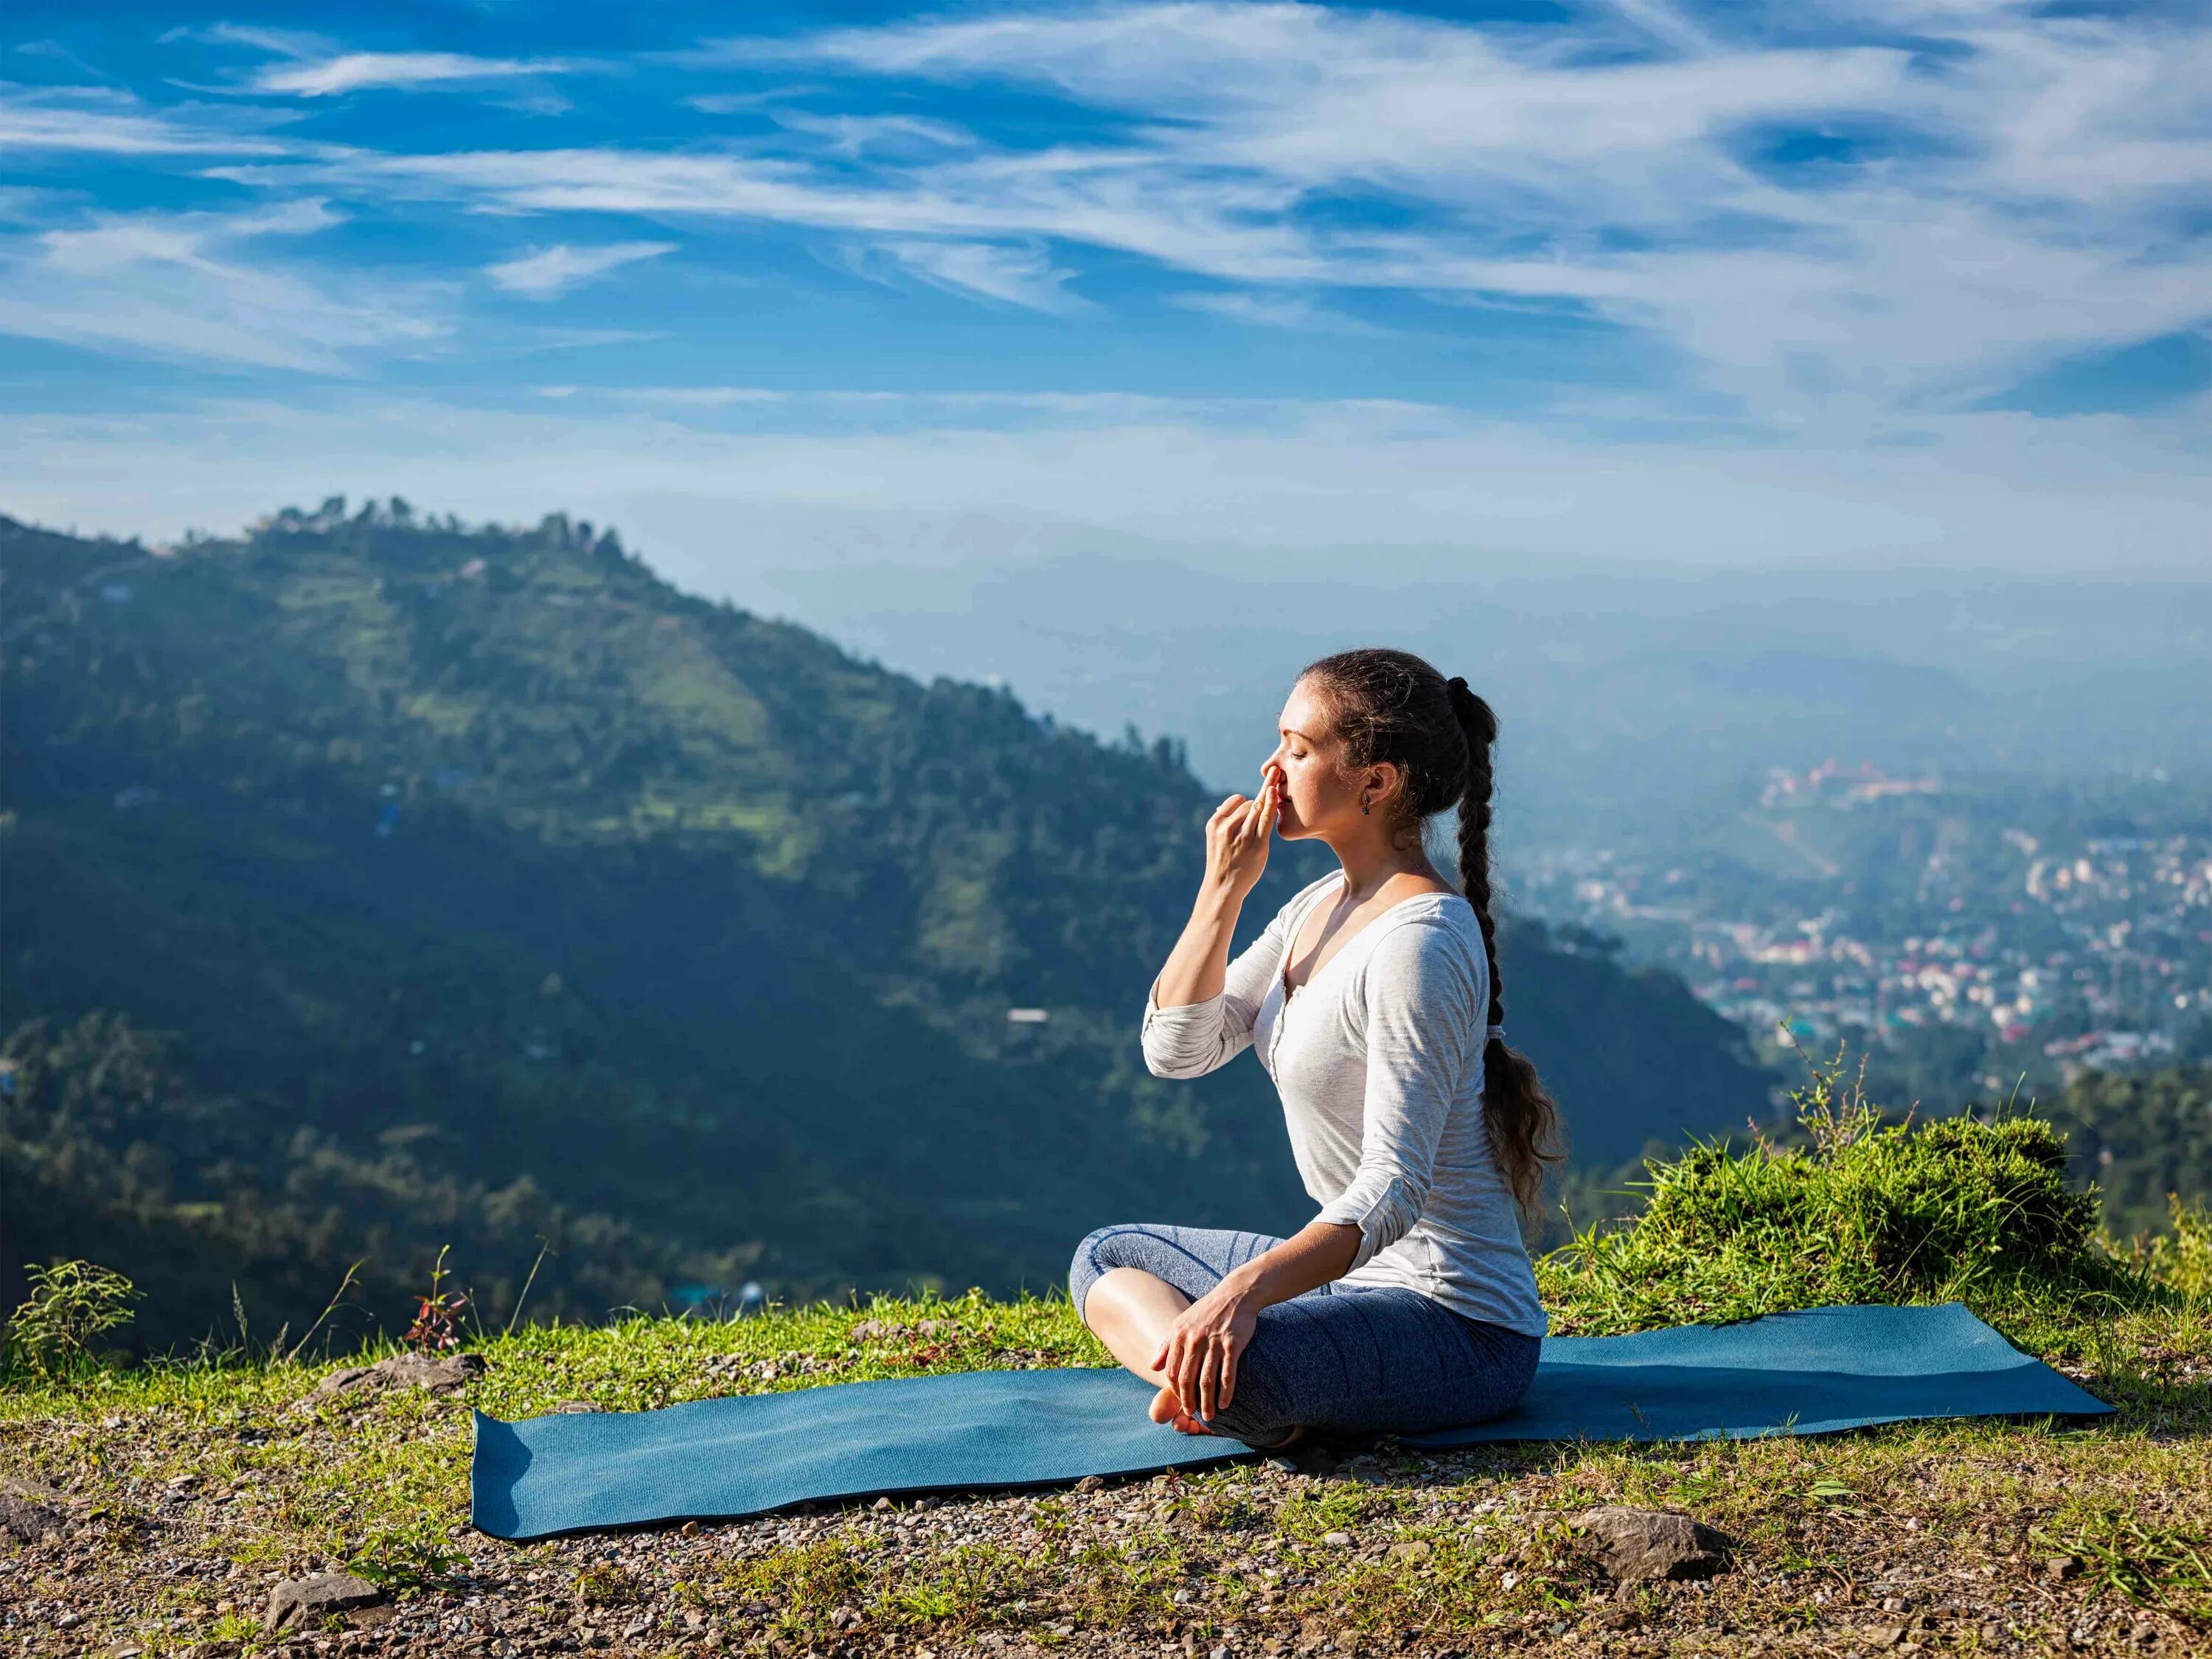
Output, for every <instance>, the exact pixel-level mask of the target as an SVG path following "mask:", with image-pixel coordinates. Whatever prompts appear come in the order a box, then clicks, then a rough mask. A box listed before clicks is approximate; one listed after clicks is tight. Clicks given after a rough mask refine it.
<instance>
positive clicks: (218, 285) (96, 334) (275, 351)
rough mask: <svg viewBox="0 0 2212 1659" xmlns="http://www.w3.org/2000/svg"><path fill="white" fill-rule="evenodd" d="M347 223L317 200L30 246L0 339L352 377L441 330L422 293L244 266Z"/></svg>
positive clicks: (122, 223) (2, 308)
mask: <svg viewBox="0 0 2212 1659" xmlns="http://www.w3.org/2000/svg"><path fill="white" fill-rule="evenodd" d="M339 222H341V220H340V218H339V216H337V215H336V214H334V213H332V212H331V211H330V210H329V209H328V207H327V206H326V205H325V204H324V203H322V202H320V201H313V200H307V201H299V202H294V203H289V204H280V205H277V206H275V207H271V208H268V209H264V210H259V211H257V212H250V213H242V214H229V215H224V214H207V213H188V214H136V215H115V216H106V217H102V218H100V219H97V220H94V222H90V223H88V224H86V225H84V226H82V227H79V228H71V229H57V230H49V231H47V232H46V233H45V234H42V235H40V237H38V238H37V239H36V240H35V243H34V244H33V246H34V248H35V252H33V253H31V254H30V255H29V256H28V257H24V258H18V259H15V261H13V262H11V263H9V264H7V265H5V266H4V267H0V334H15V335H22V336H27V337H31V338H34V339H44V340H52V341H56V342H59V343H64V344H69V345H79V346H88V347H92V348H94V349H100V350H104V351H119V352H123V353H125V354H128V355H131V356H143V357H159V358H168V359H173V360H181V361H187V362H201V363H207V364H214V365H220V366H223V367H228V368H262V369H288V370H295V371H304V372H307V373H313V374H351V373H354V372H356V356H357V355H358V354H362V353H368V352H377V353H391V352H395V351H400V352H404V351H407V350H410V349H422V348H423V347H425V346H427V345H428V344H429V343H433V342H435V340H436V339H437V338H438V337H440V336H441V334H442V333H443V332H444V325H443V324H442V322H441V320H439V319H437V318H436V317H435V315H434V314H433V313H432V311H431V307H430V304H429V296H428V292H427V290H425V289H420V288H418V289H416V290H414V291H412V292H410V291H406V290H398V289H392V288H390V287H387V286H386V285H382V284H379V283H374V282H370V281H366V280H358V279H357V280H355V281H352V282H350V283H342V284H341V283H333V282H331V281H330V280H329V279H327V278H325V277H323V276H319V275H318V274H316V273H313V272H311V271H308V270H303V269H301V268H300V267H298V266H297V265H296V264H283V263H280V262H276V261H273V260H268V259H263V260H258V261H257V260H255V259H254V258H252V257H251V256H250V245H251V244H252V243H254V242H255V241H257V240H260V239H263V238H266V237H271V236H305V235H311V234H313V233H315V232H318V231H320V230H323V229H325V228H329V227H331V226H333V225H336V224H337V223H339Z"/></svg>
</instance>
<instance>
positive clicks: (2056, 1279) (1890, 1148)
mask: <svg viewBox="0 0 2212 1659" xmlns="http://www.w3.org/2000/svg"><path fill="white" fill-rule="evenodd" d="M1839 1063H1840V1061H1838V1064H1839ZM1796 1102H1797V1104H1798V1106H1799V1108H1800V1112H1799V1118H1798V1121H1799V1122H1800V1123H1801V1124H1802V1126H1803V1127H1804V1128H1805V1130H1806V1132H1807V1135H1808V1140H1809V1144H1808V1145H1807V1146H1793V1147H1789V1148H1783V1147H1779V1146H1775V1145H1773V1144H1772V1143H1771V1142H1770V1141H1768V1140H1766V1139H1764V1138H1762V1139H1759V1140H1758V1141H1757V1142H1756V1143H1755V1144H1754V1145H1753V1146H1751V1147H1750V1148H1749V1149H1748V1150H1744V1151H1737V1150H1735V1149H1734V1148H1731V1147H1730V1146H1728V1145H1726V1144H1725V1143H1705V1144H1700V1145H1698V1146H1693V1147H1692V1148H1691V1149H1690V1150H1689V1151H1688V1152H1685V1153H1683V1154H1682V1155H1681V1156H1680V1157H1679V1158H1674V1159H1673V1160H1670V1161H1668V1160H1656V1159H1655V1160H1651V1161H1649V1162H1647V1163H1646V1164H1645V1166H1644V1168H1645V1170H1646V1172H1647V1173H1648V1175H1649V1176H1650V1180H1649V1181H1648V1182H1644V1183H1639V1184H1642V1185H1644V1187H1646V1188H1647V1190H1648V1192H1649V1198H1648V1200H1647V1201H1646V1204H1645V1206H1644V1211H1643V1212H1642V1213H1641V1214H1640V1215H1638V1216H1637V1217H1636V1218H1634V1219H1633V1221H1632V1224H1630V1225H1616V1226H1613V1227H1611V1228H1608V1227H1607V1226H1605V1225H1599V1226H1595V1227H1591V1228H1589V1229H1587V1230H1585V1231H1583V1232H1582V1233H1580V1234H1578V1235H1577V1236H1576V1237H1575V1238H1574V1239H1573V1240H1572V1241H1571V1242H1570V1243H1567V1244H1565V1245H1563V1246H1561V1247H1560V1248H1559V1249H1557V1250H1554V1251H1553V1252H1551V1253H1550V1254H1549V1255H1547V1256H1546V1257H1545V1258H1544V1259H1543V1261H1542V1264H1541V1266H1542V1271H1543V1274H1544V1278H1545V1281H1546V1283H1545V1290H1546V1292H1547V1302H1549V1303H1550V1304H1552V1305H1553V1308H1554V1309H1555V1310H1558V1312H1559V1319H1558V1321H1557V1322H1556V1323H1557V1325H1558V1327H1559V1328H1562V1329H1574V1330H1580V1331H1585V1332H1591V1333H1604V1332H1613V1331H1623V1330H1636V1329H1644V1328H1650V1327H1653V1326H1659V1325H1673V1324H1680V1323H1682V1322H1686V1321H1689V1320H1704V1321H1712V1320H1731V1319H1746V1318H1750V1317H1753V1316H1756V1315H1759V1314H1764V1313H1771V1312H1776V1311H1778V1310H1783V1309H1788V1308H1806V1307H1820V1306H1826V1305H1832V1304H1845V1303H1876V1302H1879V1303H1909V1302H1934V1301H1950V1300H1960V1301H1966V1302H1969V1303H1972V1304H1976V1305H1977V1307H1978V1308H1980V1309H1983V1310H1988V1309H1990V1308H1992V1307H1994V1306H1997V1305H2002V1304H2005V1303H2007V1302H2008V1301H2012V1300H2015V1299H2017V1298H2019V1297H2022V1296H2027V1297H2033V1298H2036V1299H2039V1300H2042V1301H2046V1302H2047V1301H2048V1300H2049V1299H2050V1298H2051V1297H2053V1296H2057V1297H2061V1298H2063V1299H2069V1300H2071V1299H2078V1298H2080V1297H2084V1296H2093V1295H2097V1294H2100V1293H2104V1292H2107V1291H2112V1290H2114V1289H2117V1288H2118V1287H2120V1286H2121V1285H2124V1284H2126V1283H2128V1282H2130V1276H2129V1275H2128V1274H2127V1273H2125V1272H2124V1270H2123V1269H2121V1268H2119V1267H2118V1266H2117V1265H2116V1264H2114V1263H2113V1262H2112V1261H2111V1260H2110V1259H2109V1258H2108V1257H2107V1256H2106V1255H2104V1254H2103V1253H2102V1252H2101V1251H2100V1250H2099V1249H2098V1248H2097V1245H2096V1240H2095V1230H2096V1215H2097V1199H2096V1195H2095V1194H2094V1193H2093V1192H2087V1193H2084V1192H2077V1191H2075V1190H2073V1189H2072V1188H2069V1186H2068V1184H2067V1170H2066V1149H2065V1142H2064V1139H2063V1137H2062V1136H2061V1135H2060V1134H2059V1133H2058V1132H2057V1130H2055V1129H2053V1128H2052V1127H2051V1125H2050V1124H2048V1123H2045V1122H2044V1121H2041V1120H2040V1119H2037V1118H2032V1117H2013V1118H2004V1119H2000V1120H1997V1121H1984V1120H1980V1119H1977V1118H1972V1117H1956V1118H1946V1119H1942V1120H1939V1121H1936V1122H1932V1123H1928V1124H1924V1125H1920V1126H1915V1125H1914V1124H1912V1123H1911V1122H1909V1121H1908V1122H1904V1123H1894V1124H1889V1123H1885V1122H1884V1121H1883V1120H1882V1115H1881V1113H1880V1112H1879V1111H1878V1110H1877V1109H1875V1108H1874V1107H1872V1106H1870V1105H1869V1104H1867V1103H1866V1102H1865V1100H1864V1098H1863V1096H1862V1095H1861V1093H1860V1092H1859V1091H1858V1090H1857V1087H1856V1086H1853V1087H1851V1088H1850V1089H1844V1088H1843V1087H1842V1086H1841V1085H1840V1084H1839V1073H1838V1069H1837V1067H1836V1066H1831V1067H1829V1068H1827V1069H1826V1070H1821V1069H1820V1068H1817V1067H1816V1068H1815V1069H1814V1078H1813V1081H1812V1083H1811V1085H1809V1086H1808V1087H1807V1088H1805V1089H1801V1090H1800V1091H1797V1094H1796Z"/></svg>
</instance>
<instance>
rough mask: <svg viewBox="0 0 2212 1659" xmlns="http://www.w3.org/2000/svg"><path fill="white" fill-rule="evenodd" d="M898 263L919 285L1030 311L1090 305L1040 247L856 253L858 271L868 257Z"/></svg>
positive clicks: (922, 247) (944, 246) (886, 246)
mask: <svg viewBox="0 0 2212 1659" xmlns="http://www.w3.org/2000/svg"><path fill="white" fill-rule="evenodd" d="M871 253H878V254H882V255H884V256H887V257H888V258H890V259H892V260H894V261H896V263H897V264H898V265H899V266H900V267H901V268H902V270H906V271H908V272H909V273H910V274H912V275H914V276H918V277H920V278H921V280H922V281H923V282H925V283H933V284H934V285H935V286H936V287H939V288H942V289H948V290H950V291H951V292H952V293H955V294H964V295H969V296H971V297H975V298H979V299H984V300H997V301H1001V302H1003V303H1005V304H1006V305H1012V306H1020V307H1024V308H1025V309H1027V310H1030V311H1049V312H1056V313H1061V314H1063V315H1066V314H1072V313H1076V312H1080V311H1089V310H1092V309H1094V308H1095V307H1092V305H1091V302H1090V301H1088V300H1085V298H1084V297H1083V296H1082V295H1079V294H1075V293H1072V292H1070V291H1069V289H1068V288H1067V283H1068V282H1069V280H1070V279H1071V278H1073V276H1074V275H1075V272H1074V271H1073V270H1068V269H1066V268H1065V267H1062V266H1059V265H1055V264H1053V263H1052V260H1051V258H1049V257H1048V255H1047V254H1046V252H1045V251H1044V250H1043V249H1042V248H1041V247H1009V246H1002V245H1000V244H999V243H995V242H938V241H888V242H878V243H876V244H874V245H873V246H872V248H869V249H865V250H857V251H855V253H854V264H855V266H856V268H859V269H862V270H866V269H868V268H869V259H868V255H869V254H871Z"/></svg>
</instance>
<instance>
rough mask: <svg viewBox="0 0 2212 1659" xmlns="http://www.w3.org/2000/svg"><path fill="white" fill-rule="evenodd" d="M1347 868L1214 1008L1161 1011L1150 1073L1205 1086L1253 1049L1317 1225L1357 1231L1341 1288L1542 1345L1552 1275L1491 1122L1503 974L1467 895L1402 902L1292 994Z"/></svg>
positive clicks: (1149, 1030)
mask: <svg viewBox="0 0 2212 1659" xmlns="http://www.w3.org/2000/svg"><path fill="white" fill-rule="evenodd" d="M1343 874H1344V872H1342V871H1340V870H1339V871H1336V872H1332V873H1331V874H1329V875H1327V876H1324V877H1322V878H1321V879H1320V880H1319V881H1316V882H1314V883H1313V884H1311V885H1310V886H1307V887H1305V888H1304V889H1302V890H1300V891H1299V892H1297V894H1295V895H1293V896H1292V897H1291V900H1290V902H1288V903H1286V904H1285V905H1284V906H1283V908H1281V909H1280V910H1279V911H1277V912H1276V913H1275V917H1274V920H1273V921H1270V922H1269V923H1268V924H1267V930H1266V931H1265V932H1264V933H1261V935H1260V937H1259V938H1257V939H1254V940H1253V941H1252V943H1251V944H1250V945H1247V946H1246V947H1245V948H1244V950H1243V951H1242V952H1240V953H1239V954H1238V956H1237V958H1236V960H1235V961H1233V962H1231V963H1230V964H1229V974H1228V979H1227V981H1226V982H1225V984H1224V985H1223V987H1222V988H1221V990H1220V991H1219V992H1218V993H1217V994H1214V995H1213V996H1212V997H1209V998H1207V999H1206V1000H1205V1001H1204V1002H1193V1003H1186V1004H1183V1005H1182V1006H1177V1007H1173V1008H1163V1007H1160V1006H1158V1002H1157V1001H1156V1000H1155V999H1156V997H1157V994H1158V984H1157V981H1156V982H1155V984H1154V987H1153V989H1152V992H1149V993H1147V994H1146V999H1145V1019H1144V1028H1143V1041H1144V1049H1145V1065H1146V1069H1148V1070H1149V1071H1151V1072H1152V1074H1153V1075H1154V1076H1155V1077H1171V1078H1188V1077H1199V1076H1202V1075H1203V1074H1205V1073H1207V1072H1211V1071H1212V1070H1214V1069H1215V1068H1216V1067H1218V1066H1224V1065H1226V1064H1227V1063H1228V1062H1229V1061H1230V1060H1233V1059H1235V1058H1236V1057H1237V1054H1240V1053H1242V1052H1243V1050H1244V1049H1245V1048H1247V1047H1251V1048H1256V1049H1257V1051H1258V1053H1259V1056H1260V1063H1261V1066H1264V1067H1266V1069H1267V1075H1268V1076H1269V1077H1271V1078H1272V1079H1274V1083H1275V1088H1276V1091H1277V1092H1278V1093H1279V1094H1280V1095H1281V1097H1282V1101H1283V1116H1284V1119H1285V1122H1286V1123H1287V1124H1288V1126H1289V1128H1290V1133H1291V1154H1292V1156H1293V1157H1295V1158H1297V1166H1298V1174H1299V1176H1300V1177H1301V1178H1302V1179H1303V1180H1304V1182H1305V1188H1306V1191H1307V1193H1308V1194H1310V1196H1311V1197H1312V1198H1313V1199H1314V1200H1316V1202H1317V1203H1319V1204H1320V1205H1321V1206H1322V1209H1321V1213H1320V1216H1319V1219H1321V1220H1322V1221H1330V1222H1339V1223H1343V1224H1346V1225H1352V1226H1356V1227H1358V1229H1359V1232H1360V1243H1359V1250H1358V1255H1355V1256H1353V1258H1352V1269H1351V1271H1350V1272H1348V1273H1346V1274H1345V1276H1344V1278H1343V1279H1342V1280H1340V1283H1342V1284H1345V1285H1404V1286H1406V1287H1407V1288H1408V1289H1411V1290H1414V1291H1419V1292H1420V1293H1421V1294H1423V1295H1424V1296H1429V1297H1435V1298H1436V1299H1437V1301H1439V1302H1441V1303H1443V1304H1444V1305H1445V1306H1447V1307H1449V1308H1450V1309H1452V1310H1454V1311H1455V1312H1458V1313H1462V1314H1465V1315H1467V1316H1468V1317H1470V1318H1474V1319H1480V1320H1486V1321H1489V1322H1491V1323H1492V1324H1498V1325H1504V1326H1505V1327H1507V1328H1509V1329H1511V1330H1516V1331H1521V1332H1524V1333H1526V1334H1528V1335H1531V1336H1541V1335H1543V1334H1544V1333H1545V1330H1546V1328H1547V1321H1546V1319H1545V1316H1544V1310H1543V1305H1542V1304H1541V1302H1539V1301H1538V1299H1537V1296H1536V1275H1535V1272H1534V1269H1533V1267H1531V1266H1530V1264H1529V1261H1528V1251H1527V1249H1525V1248H1523V1246H1522V1243H1521V1230H1520V1227H1519V1225H1518V1223H1517V1221H1516V1212H1515V1210H1514V1205H1513V1194H1512V1191H1511V1189H1510V1188H1509V1187H1508V1186H1507V1184H1506V1182H1505V1179H1504V1175H1503V1174H1502V1173H1501V1172H1500V1170H1498V1161H1497V1159H1496V1158H1494V1157H1492V1153H1491V1150H1490V1139H1489V1136H1488V1135H1487V1134H1486V1133H1485V1131H1484V1127H1483V1121H1482V1051H1483V1045H1484V1042H1485V1036H1486V1031H1487V1030H1488V1024H1487V1020H1488V1014H1489V1009H1490V961H1489V957H1488V955H1487V953H1486V951H1484V949H1483V945H1482V929H1481V925H1480V923H1479V922H1478V921H1476V920H1475V915H1474V906H1473V905H1472V904H1470V903H1468V901H1467V899H1466V897H1465V896H1462V895H1461V894H1458V893H1419V894H1416V895H1414V896H1413V897H1412V898H1407V899H1401V900H1400V901H1399V902H1397V903H1396V904H1394V905H1392V906H1391V907H1390V908H1389V909H1388V910H1385V911H1384V912H1383V914H1382V915H1379V916H1376V917H1374V918H1373V919H1372V920H1370V921H1369V922H1368V923H1367V924H1366V926H1364V927H1362V928H1361V929H1360V930H1359V931H1358V933H1355V934H1353V935H1352V938H1351V939H1348V940H1346V942H1345V944H1344V945H1343V946H1342V948H1341V949H1340V950H1339V951H1337V953H1336V954H1335V955H1334V956H1333V957H1330V958H1329V959H1328V961H1327V962H1325V963H1322V966H1321V969H1320V970H1319V971H1318V972H1316V973H1315V974H1313V975H1311V976H1310V978H1309V979H1308V981H1307V982H1306V983H1305V984H1304V985H1302V986H1300V987H1297V990H1296V991H1294V992H1291V993H1289V994H1287V995H1286V994H1285V988H1284V985H1283V968H1284V964H1285V962H1286V961H1287V959H1288V957H1289V953H1290V950H1291V944H1292V941H1294V940H1295V939H1297V936H1298V930H1299V928H1300V927H1302V926H1303V924H1304V921H1305V918H1306V916H1307V915H1308V914H1309V912H1310V910H1311V908H1313V906H1314V905H1315V904H1316V903H1317V902H1321V901H1322V900H1323V899H1325V898H1331V897H1334V896H1336V895H1337V894H1338V893H1340V891H1341V890H1342V886H1341V884H1342V881H1343Z"/></svg>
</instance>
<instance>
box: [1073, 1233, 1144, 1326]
mask: <svg viewBox="0 0 2212 1659" xmlns="http://www.w3.org/2000/svg"><path fill="white" fill-rule="evenodd" d="M1127 1231H1129V1230H1128V1229H1127V1227H1121V1226H1115V1227H1100V1228H1098V1229H1097V1231H1093V1232H1091V1233H1088V1234H1086V1235H1085V1237H1084V1240H1083V1242H1082V1243H1080V1244H1079V1245H1077V1246H1076V1247H1075V1255H1074V1257H1073V1259H1072V1260H1071V1261H1069V1262H1068V1264H1067V1297H1068V1300H1069V1301H1071V1302H1073V1303H1074V1304H1075V1316H1076V1317H1077V1318H1078V1319H1081V1318H1083V1317H1084V1311H1083V1310H1084V1304H1085V1300H1086V1299H1087V1298H1088V1297H1089V1296H1090V1294H1091V1286H1092V1285H1095V1284H1097V1282H1098V1280H1099V1279H1100V1278H1102V1277H1103V1275H1104V1274H1105V1273H1108V1272H1109V1271H1110V1270H1112V1269H1113V1268H1115V1267H1121V1266H1122V1265H1123V1264H1122V1263H1121V1262H1119V1261H1115V1260H1114V1259H1113V1257H1114V1240H1115V1238H1116V1237H1120V1236H1121V1235H1122V1234H1124V1233H1126V1232H1127Z"/></svg>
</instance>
